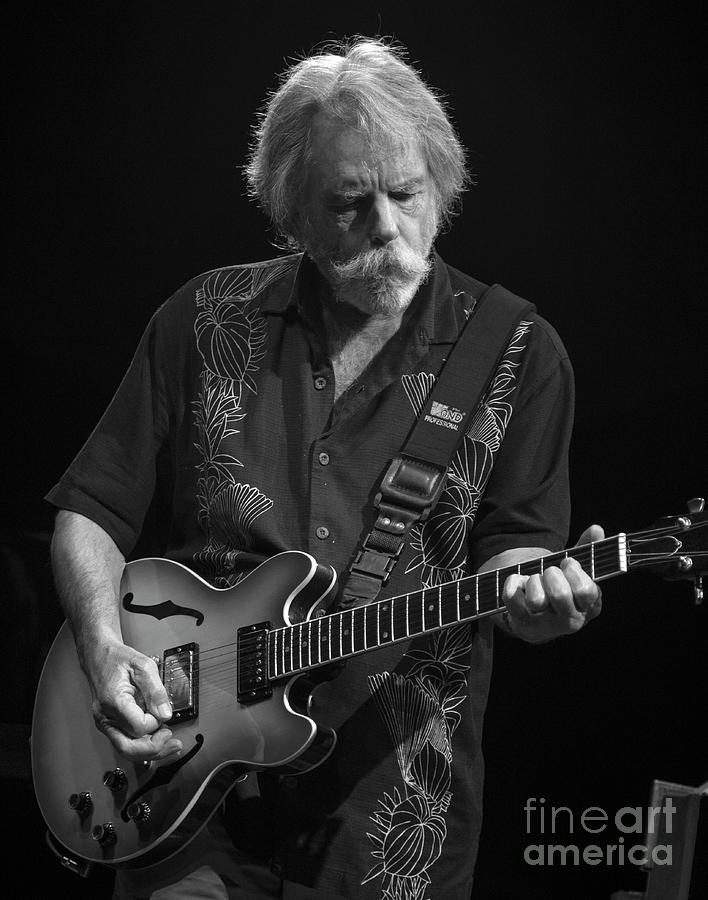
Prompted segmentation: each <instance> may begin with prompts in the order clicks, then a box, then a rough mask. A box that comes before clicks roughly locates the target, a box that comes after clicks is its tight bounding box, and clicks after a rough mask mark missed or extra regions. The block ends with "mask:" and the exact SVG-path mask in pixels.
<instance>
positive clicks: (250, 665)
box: [236, 622, 273, 703]
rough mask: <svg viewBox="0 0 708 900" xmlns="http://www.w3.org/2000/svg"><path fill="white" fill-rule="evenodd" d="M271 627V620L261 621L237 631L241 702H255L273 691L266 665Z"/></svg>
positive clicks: (237, 680)
mask: <svg viewBox="0 0 708 900" xmlns="http://www.w3.org/2000/svg"><path fill="white" fill-rule="evenodd" d="M270 628H271V624H270V622H259V623H258V624H256V625H247V626H245V627H244V628H239V629H238V631H237V632H236V659H237V661H238V665H237V676H236V699H237V700H238V702H239V703H255V702H256V701H258V700H264V699H266V698H267V697H270V696H271V695H272V693H273V689H272V688H271V686H270V681H269V679H268V674H267V666H266V651H267V648H268V634H269V632H270Z"/></svg>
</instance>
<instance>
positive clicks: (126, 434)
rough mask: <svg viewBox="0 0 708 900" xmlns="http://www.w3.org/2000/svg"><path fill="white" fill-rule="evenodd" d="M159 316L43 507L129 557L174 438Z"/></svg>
mask: <svg viewBox="0 0 708 900" xmlns="http://www.w3.org/2000/svg"><path fill="white" fill-rule="evenodd" d="M158 315H159V311H158V313H156V314H155V315H154V316H153V317H152V319H151V320H150V323H149V324H148V326H147V328H146V330H145V332H144V333H143V335H142V338H141V340H140V343H139V345H138V347H137V350H136V352H135V354H134V356H133V359H132V362H131V364H130V367H129V368H128V371H127V372H126V374H125V376H124V377H123V379H122V381H121V384H120V386H119V387H118V390H117V391H116V393H115V395H114V396H113V399H112V400H111V402H110V404H109V406H108V408H107V409H106V411H105V413H104V414H103V416H102V417H101V419H100V421H99V423H98V425H97V426H96V428H95V429H94V430H93V432H92V434H91V435H90V437H89V438H88V440H87V441H86V443H85V444H84V446H83V447H82V449H81V450H80V451H79V453H78V454H77V456H76V457H75V458H74V460H73V461H72V463H71V464H70V466H69V467H68V469H67V470H66V472H65V473H64V474H63V475H62V477H61V478H60V480H59V481H58V482H57V484H55V485H54V487H52V488H51V490H50V491H49V492H48V493H47V494H46V496H45V499H46V500H47V501H48V502H49V503H50V504H52V505H53V506H55V507H57V508H58V509H67V510H71V511H72V512H77V513H80V514H81V515H84V516H86V517H87V518H89V519H91V520H92V521H94V522H96V524H98V525H100V526H101V528H103V529H104V531H106V532H107V533H108V534H109V535H110V536H111V537H112V538H113V540H114V541H115V542H116V544H117V546H118V548H119V549H120V551H121V552H122V553H123V554H124V555H125V556H128V555H129V554H130V552H131V550H132V549H133V547H134V546H135V543H136V541H137V539H138V537H139V535H140V532H141V529H142V526H143V522H144V520H145V516H146V513H147V510H148V509H149V507H150V503H151V501H152V498H153V493H154V490H155V481H156V461H157V456H158V453H159V450H160V447H161V446H162V444H163V442H164V440H165V437H166V435H167V433H168V431H169V414H168V406H169V404H168V397H167V390H168V385H169V383H170V381H169V379H170V374H169V373H170V355H171V354H170V352H169V350H168V347H167V346H166V344H167V343H168V342H167V341H166V340H165V334H164V331H165V329H164V326H163V327H161V326H160V322H159V318H158Z"/></svg>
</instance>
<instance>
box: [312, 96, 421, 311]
mask: <svg viewBox="0 0 708 900" xmlns="http://www.w3.org/2000/svg"><path fill="white" fill-rule="evenodd" d="M302 213H303V216H302V219H301V222H302V227H301V236H302V238H303V240H304V242H305V246H306V247H307V251H308V253H309V254H310V256H311V257H312V259H313V260H314V261H315V263H316V264H317V266H318V268H319V269H320V271H321V272H322V274H323V276H324V277H325V278H326V280H327V281H328V282H329V284H330V286H331V287H332V290H333V292H334V295H335V298H336V299H337V300H338V301H340V302H344V303H349V304H351V305H353V306H356V307H357V308H359V309H361V310H362V311H363V312H366V313H388V314H395V313H399V312H402V311H403V310H404V309H405V308H406V307H407V306H408V304H409V303H410V301H411V299H412V298H413V296H414V294H415V292H416V290H417V289H418V286H419V284H420V283H421V282H422V281H423V279H424V278H425V276H426V275H427V273H428V271H429V269H430V263H429V260H428V257H429V254H430V248H431V246H432V242H433V239H434V237H435V233H436V231H437V213H436V204H435V196H434V188H433V183H432V179H431V177H430V175H429V173H428V167H427V165H426V163H425V160H424V159H423V157H422V154H421V152H420V149H419V148H418V147H417V146H415V145H413V146H409V147H406V148H402V149H398V150H391V151H382V152H377V153H373V152H372V150H371V147H370V146H368V143H367V141H366V140H365V139H364V137H363V136H362V135H361V134H360V133H359V132H357V131H354V130H353V129H351V128H347V127H346V126H343V125H342V124H341V123H336V122H334V121H332V120H331V119H329V118H327V117H326V116H324V115H322V114H318V116H316V117H315V119H314V122H313V133H312V159H311V162H310V166H309V170H308V177H307V181H306V185H305V190H304V195H303V208H302Z"/></svg>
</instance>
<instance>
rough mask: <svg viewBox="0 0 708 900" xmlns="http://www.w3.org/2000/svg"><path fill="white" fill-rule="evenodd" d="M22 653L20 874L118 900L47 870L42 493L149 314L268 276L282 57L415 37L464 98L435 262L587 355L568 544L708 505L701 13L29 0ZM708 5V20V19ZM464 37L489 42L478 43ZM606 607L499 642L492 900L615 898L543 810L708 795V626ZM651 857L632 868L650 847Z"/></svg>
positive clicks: (21, 140)
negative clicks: (362, 39)
mask: <svg viewBox="0 0 708 900" xmlns="http://www.w3.org/2000/svg"><path fill="white" fill-rule="evenodd" d="M5 9H6V13H5V38H4V40H5V42H6V46H5V54H4V59H5V60H7V61H8V64H7V66H6V68H9V90H8V91H7V98H8V102H7V113H6V117H5V120H6V125H7V139H6V144H5V146H6V155H7V160H6V165H5V179H4V183H5V192H6V198H5V199H6V203H5V221H6V225H7V226H8V228H7V234H8V238H7V239H6V242H5V246H6V250H8V251H9V252H8V253H7V258H6V266H5V275H6V278H7V281H6V284H5V289H4V316H3V318H4V323H5V330H6V333H7V334H8V336H9V342H10V345H9V348H8V350H9V352H7V353H6V354H4V358H5V360H6V361H7V363H8V365H7V367H6V372H5V376H4V377H5V391H4V396H5V415H4V419H5V439H4V442H3V443H4V444H5V447H6V449H7V451H8V456H7V459H6V463H5V467H4V471H5V484H4V487H3V495H4V499H5V510H6V511H5V515H4V517H3V522H2V560H3V588H4V590H3V603H4V607H5V620H6V629H7V634H8V637H9V640H8V641H7V647H6V651H5V653H4V655H3V665H4V667H6V669H7V672H6V673H3V674H4V679H3V680H4V682H5V684H6V690H5V695H6V697H5V709H4V713H3V715H2V719H3V720H4V722H5V723H6V725H5V726H4V727H3V730H2V734H3V738H2V741H3V756H2V759H3V764H2V775H3V785H4V792H5V798H6V801H7V803H8V805H10V806H11V807H12V808H14V809H21V810H22V813H21V817H20V818H21V823H22V827H21V828H16V827H15V824H16V820H17V816H13V817H12V819H11V820H8V819H7V817H6V821H7V822H8V824H10V831H11V832H12V834H13V835H14V836H19V838H20V841H18V845H17V849H15V846H16V845H15V843H14V842H13V841H9V842H8V840H7V839H6V841H5V847H6V852H7V849H8V848H9V854H10V856H9V857H8V858H11V857H12V856H13V855H14V854H15V853H17V854H20V853H22V854H26V853H28V852H29V853H31V854H32V856H33V865H32V867H31V870H30V872H29V873H28V874H27V879H28V881H27V884H28V888H27V896H34V895H36V894H35V891H34V888H33V887H32V886H36V884H37V881H36V879H37V878H40V879H42V878H48V879H51V880H52V883H53V884H54V885H55V886H56V887H57V888H60V887H61V888H62V889H63V890H64V892H66V893H68V894H70V895H74V896H77V897H78V896H84V893H82V892H85V896H90V897H98V896H101V895H102V894H101V891H102V889H103V887H104V884H105V881H106V878H105V875H104V874H102V873H99V874H98V875H96V876H95V877H94V878H93V879H91V881H90V882H89V883H88V884H87V883H84V882H82V881H80V880H79V879H77V878H75V877H74V876H73V875H70V874H69V873H68V872H66V871H64V870H62V869H60V868H59V866H58V864H57V863H56V862H55V861H54V859H53V858H52V857H51V856H50V855H49V852H48V851H46V849H45V848H44V846H43V843H42V835H43V826H42V823H41V819H40V816H39V813H38V812H37V810H36V806H35V804H34V800H33V794H32V791H31V781H30V775H29V762H28V754H27V748H26V737H27V734H28V731H29V723H30V718H31V708H32V698H33V694H34V688H35V684H36V679H37V676H38V673H39V668H40V665H41V662H42V659H43V655H44V653H45V652H46V648H47V646H48V642H49V641H50V640H51V638H52V637H53V635H54V633H55V631H56V628H57V627H58V625H59V623H60V621H61V619H60V616H59V613H58V610H57V607H56V605H55V600H54V596H53V591H52V587H51V580H50V576H49V570H48V559H47V552H48V539H49V532H50V528H51V519H50V513H49V510H48V509H47V508H45V506H44V504H43V501H42V497H43V494H44V493H45V491H46V490H47V489H48V488H49V487H50V486H51V485H52V484H53V482H54V481H55V480H56V479H57V477H58V476H59V475H60V473H61V472H62V470H63V469H64V468H65V466H66V465H67V464H68V462H69V461H70V459H71V457H72V456H73V454H74V453H75V452H76V451H77V450H78V448H79V446H80V444H81V443H82V442H83V440H84V438H85V437H86V436H87V434H88V432H89V430H90V429H91V428H92V427H93V425H94V423H95V421H96V419H97V418H98V416H99V415H100V413H101V411H102V410H103V408H104V406H105V404H106V403H107V401H108V400H109V399H110V397H111V395H112V393H113V391H114V389H115V387H116V385H117V382H118V380H119V378H120V377H121V375H122V373H123V371H124V369H125V367H126V366H127V364H128V361H129V359H130V356H131V354H132V352H133V349H134V347H135V345H136V342H137V340H138V337H139V335H140V333H141V331H142V329H143V327H144V326H145V324H146V322H147V320H148V318H149V316H150V314H151V313H152V312H153V311H154V309H155V308H156V307H157V306H158V305H159V304H160V303H161V302H162V301H163V300H164V299H166V297H167V296H169V295H170V294H171V293H172V292H173V291H174V290H175V289H176V288H177V287H178V286H179V285H180V284H181V283H183V282H184V281H185V280H187V279H188V278H190V277H191V276H193V275H195V274H197V273H199V272H201V271H205V270H208V269H210V268H214V267H217V266H221V265H226V264H231V263H239V262H248V261H252V260H256V259H262V258H266V257H268V256H269V255H271V254H272V247H271V246H270V244H269V239H268V233H267V228H266V222H265V220H264V219H263V217H262V216H261V214H260V213H259V211H258V210H257V209H256V208H255V206H253V204H251V203H249V202H248V201H247V200H246V198H245V196H244V185H243V180H242V177H241V171H240V166H241V165H242V164H243V162H244V159H245V154H246V150H247V146H248V142H249V129H250V127H251V126H252V124H253V122H254V113H255V110H256V109H257V108H258V107H259V106H260V105H261V103H262V100H263V98H264V96H265V93H266V91H268V90H270V89H272V88H274V87H275V85H276V78H275V76H276V73H278V72H280V71H281V70H282V69H283V67H284V65H285V63H286V61H287V60H289V59H292V58H293V57H294V56H296V55H298V54H300V53H301V52H307V51H308V50H309V49H311V48H312V47H313V46H314V45H315V44H317V43H319V42H321V41H323V40H327V39H330V38H336V37H341V36H346V35H351V34H354V33H357V32H358V33H364V34H369V35H372V34H385V35H393V36H394V37H396V38H397V39H398V40H400V41H401V42H402V43H403V44H405V45H406V46H407V47H408V48H409V50H410V57H411V60H412V61H413V62H414V63H415V64H417V65H418V66H419V67H420V68H421V69H422V72H423V74H424V75H425V77H426V78H427V79H428V80H429V82H430V83H431V84H432V85H434V86H436V87H437V88H439V89H440V90H442V91H443V92H444V94H445V95H446V96H447V98H448V99H449V102H450V106H451V109H452V112H453V118H454V120H455V121H456V124H457V126H458V129H459V131H460V133H461V136H462V139H463V141H464V143H465V144H466V146H467V147H468V148H469V150H470V162H471V166H472V169H473V171H474V172H475V175H476V181H477V185H476V186H475V187H474V188H473V189H472V190H471V191H470V192H469V194H468V195H467V196H466V199H465V203H464V210H463V214H462V216H461V217H460V218H459V219H458V220H457V221H456V222H455V224H454V226H453V228H452V230H451V232H450V233H449V234H447V235H444V236H443V237H442V238H441V239H440V241H439V244H438V247H439V250H440V251H441V253H442V255H443V256H444V257H445V258H446V259H447V261H448V262H450V263H452V264H453V265H456V266H458V267H459V268H462V269H464V270H466V271H468V272H469V273H470V274H473V275H475V276H477V277H479V278H480V279H482V280H485V281H488V282H493V281H501V282H502V283H503V284H505V285H506V286H507V287H509V288H510V289H512V290H513V291H515V292H516V293H519V294H522V295H524V296H526V297H528V298H529V299H532V300H533V301H534V302H535V303H536V304H537V305H538V307H539V310H540V311H541V312H542V314H544V315H545V316H546V317H547V318H548V319H549V320H550V321H551V322H552V323H553V324H554V325H555V326H556V328H557V329H558V331H559V332H560V334H561V335H562V337H563V339H564V341H565V343H566V345H567V347H568V349H569V351H570V354H571V358H572V359H573V362H574V366H575V371H576V377H577V393H578V412H577V419H576V426H575V437H574V444H573V450H572V459H571V466H572V469H571V472H572V481H573V484H572V488H573V490H572V495H573V531H572V534H573V536H577V535H578V534H579V533H580V531H581V530H582V529H583V528H584V527H585V526H586V525H587V524H589V523H591V522H600V523H602V524H603V525H604V526H605V527H606V529H607V531H608V533H616V532H617V531H633V530H638V529H641V528H643V527H645V526H646V525H648V524H651V523H652V522H653V520H654V519H655V518H657V517H658V516H660V515H665V514H669V513H680V512H682V511H683V510H684V509H685V502H686V500H687V499H688V498H690V497H694V496H696V495H704V494H705V493H706V491H708V479H707V478H706V476H707V475H708V469H707V467H706V464H705V462H706V377H705V374H706V369H705V349H704V346H705V342H706V338H705V334H706V326H707V325H708V315H707V314H706V298H705V283H706V278H705V249H704V248H705V229H704V224H703V223H704V207H705V191H704V184H703V168H702V161H703V156H704V153H705V143H704V140H703V124H704V123H703V110H702V104H701V101H702V95H703V71H702V65H701V64H702V55H703V42H702V40H701V38H700V35H701V27H700V25H701V23H700V21H699V17H698V9H697V8H695V7H689V6H684V5H682V4H680V3H679V4H676V3H664V2H655V3H653V4H650V5H647V4H645V3H642V2H633V3H617V2H613V3H609V2H593V3H577V4H572V5H571V4H569V3H567V2H551V0H541V2H538V3H525V2H518V3H512V2H503V0H496V2H491V0H484V2H474V0H470V2H468V3H465V4H460V5H459V6H455V5H454V4H452V5H451V4H434V5H432V6H431V7H430V8H429V9H428V10H427V11H426V10H425V9H424V7H422V6H421V7H420V9H419V10H416V9H415V8H413V7H412V6H411V5H410V4H409V3H404V2H401V3H395V2H391V3H387V4H368V5H367V4H364V7H363V10H362V8H361V5H359V6H358V8H357V11H356V12H351V13H346V12H343V11H341V10H337V9H335V7H334V6H330V5H329V4H324V3H323V4H314V5H313V4H309V5H308V4H305V5H302V4H300V5H297V6H295V5H287V6H286V5H282V6H279V5H278V6H268V7H266V6H262V5H260V4H257V3H249V4H246V3H240V2H230V3H229V2H204V3H187V2H177V3H174V2H171V3H167V2H150V3H136V2H129V3H124V4H113V5H111V6H109V5H108V4H88V3H86V4H80V3H77V4H64V5H62V4H58V5H50V4H37V3H32V2H27V3H22V4H17V5H8V6H6V8H5ZM694 10H695V12H694ZM463 20H464V23H463ZM604 592H605V601H606V602H605V611H604V613H603V615H602V616H601V617H600V619H598V620H597V621H596V622H595V623H593V625H592V626H591V627H589V628H588V629H586V630H585V631H583V632H582V633H581V634H580V635H578V636H577V637H574V638H569V639H564V640H560V641H558V642H556V643H555V644H553V645H550V646H547V647H543V648H532V647H528V646H525V645H521V644H519V643H516V642H511V641H505V640H500V641H499V642H498V650H497V655H496V661H495V677H494V685H493V690H492V696H491V698H490V704H489V713H488V716H487V726H486V752H487V759H488V778H487V815H486V822H485V831H484V837H483V841H482V847H481V850H480V857H479V864H478V879H477V886H476V889H475V892H474V900H486V898H507V897H508V898H516V897H530V898H536V897H538V898H541V897H543V898H566V897H574V898H588V900H595V898H597V900H609V896H610V893H611V892H612V891H614V890H618V889H620V888H624V889H628V888H633V889H635V890H642V889H643V885H644V876H643V875H642V873H640V872H639V871H638V870H637V869H636V867H634V866H631V865H628V864H626V865H624V866H617V865H615V866H606V865H601V866H597V867H590V866H587V865H584V866H583V865H581V866H579V867H577V868H573V867H565V868H564V867H559V866H555V867H531V866H529V865H527V864H526V863H524V861H523V849H524V847H525V846H526V845H527V844H529V843H545V842H547V841H550V840H552V841H553V842H554V843H564V844H567V843H573V842H576V843H578V844H580V846H581V848H582V846H584V845H585V844H588V843H593V842H597V843H601V844H604V843H606V842H608V843H609V842H614V841H615V840H616V837H617V832H616V831H615V830H614V829H612V828H610V829H608V832H607V833H606V834H605V835H601V836H600V839H599V840H598V839H591V837H590V836H589V835H587V834H584V833H582V832H580V831H579V830H577V825H576V832H575V835H574V836H569V835H568V834H567V833H565V834H564V833H562V832H561V833H559V834H557V835H556V836H555V837H553V838H552V839H549V838H548V837H547V836H542V835H540V834H539V833H538V829H537V828H536V829H535V830H532V834H530V835H527V834H526V831H525V819H524V812H523V806H524V803H525V801H526V799H527V798H528V797H537V798H540V797H544V798H546V802H547V805H548V806H550V805H557V806H558V805H565V806H569V807H570V808H571V809H572V810H573V811H574V812H575V813H576V816H578V817H579V815H580V813H581V812H582V810H583V809H585V808H586V807H588V806H599V807H602V808H603V809H605V810H606V811H608V813H609V815H610V816H612V815H614V812H615V811H617V810H618V809H619V808H620V807H622V806H625V805H628V806H646V804H647V803H648V801H649V794H650V789H651V782H652V780H653V779H655V778H661V779H667V780H672V781H677V782H679V783H682V784H688V785H698V784H700V783H702V782H704V781H705V780H706V778H708V770H707V769H706V763H705V744H704V743H703V737H702V735H703V730H702V729H701V728H700V720H701V718H704V713H705V702H706V692H705V675H704V670H705V659H706V643H705V628H706V610H705V606H704V607H695V606H694V605H693V603H692V595H691V590H690V587H689V586H688V585H687V584H685V583H675V582H664V581H661V580H659V579H655V578H651V577H649V576H646V575H644V576H637V577H635V578H627V579H618V580H616V581H613V582H610V583H607V584H606V585H605V587H604ZM639 837H640V836H639V835H637V836H636V841H634V840H632V839H631V838H632V836H627V838H628V840H627V846H631V844H632V843H634V842H639Z"/></svg>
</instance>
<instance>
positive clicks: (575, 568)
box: [502, 525, 605, 643]
mask: <svg viewBox="0 0 708 900" xmlns="http://www.w3.org/2000/svg"><path fill="white" fill-rule="evenodd" d="M604 537H605V532H604V531H603V529H602V528H601V527H600V526H599V525H591V526H590V527H589V528H587V529H586V530H585V531H584V532H583V533H582V535H581V536H580V539H579V541H578V545H580V544H588V543H591V542H594V541H601V540H602V539H603V538H604ZM507 552H508V553H515V552H518V551H507ZM527 558H528V557H527ZM502 600H503V602H504V605H505V606H506V613H505V614H504V616H503V621H504V622H505V624H506V625H507V628H508V630H510V631H511V633H512V634H514V635H516V636H517V637H520V638H522V639H523V640H525V641H529V642H531V643H541V642H543V641H549V640H552V639H553V638H556V637H560V636H561V635H564V634H573V633H575V632H576V631H579V630H580V629H581V628H582V627H583V625H585V624H586V622H589V621H590V620H591V619H594V618H595V616H597V615H598V614H599V612H600V609H601V607H602V592H601V590H600V587H599V585H598V584H596V583H595V582H594V581H593V580H592V578H591V577H590V576H589V575H588V574H587V572H585V570H584V569H583V568H582V567H581V566H580V563H578V562H577V561H576V560H574V559H564V560H562V561H561V563H560V565H559V566H549V567H548V568H547V569H546V570H545V571H544V573H543V575H510V576H509V577H508V578H507V580H506V582H505V583H504V589H503V591H502Z"/></svg>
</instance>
